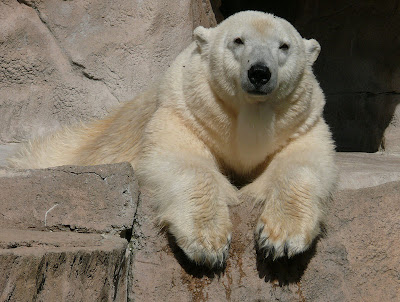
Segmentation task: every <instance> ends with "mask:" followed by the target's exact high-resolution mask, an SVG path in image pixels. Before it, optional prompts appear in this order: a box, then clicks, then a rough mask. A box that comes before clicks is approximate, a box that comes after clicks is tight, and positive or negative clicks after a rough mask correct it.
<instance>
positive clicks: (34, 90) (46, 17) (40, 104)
mask: <svg viewBox="0 0 400 302" xmlns="http://www.w3.org/2000/svg"><path fill="white" fill-rule="evenodd" d="M214 24H215V18H214V14H213V12H212V9H211V5H210V3H209V1H208V0H192V1H177V0H174V1H167V0H165V1H124V0H118V1H111V0H107V1H103V0H96V1H91V0H84V1H62V2H59V1H56V0H49V1H36V0H21V1H16V0H5V1H2V2H1V3H0V53H1V56H0V69H1V72H0V112H1V114H0V129H1V131H0V143H2V144H5V143H11V142H20V141H24V140H27V139H28V138H31V137H34V136H37V135H40V134H44V133H46V132H48V131H51V130H54V129H56V128H58V127H59V126H60V125H65V124H70V123H75V122H77V121H79V120H84V121H87V120H89V119H90V118H93V117H95V118H98V117H102V116H104V115H105V114H106V113H107V112H109V111H110V110H112V108H114V107H115V106H116V105H118V104H119V103H120V102H123V101H127V100H130V99H131V98H133V97H134V96H135V95H136V94H137V93H139V92H141V91H143V90H144V89H146V88H147V87H150V86H151V83H152V82H153V81H156V80H157V79H158V77H159V76H160V75H161V74H163V72H164V71H165V70H166V69H167V67H168V65H169V63H170V62H171V61H172V60H173V59H174V58H175V57H176V56H177V55H178V54H179V53H180V51H181V50H182V49H184V48H185V47H186V46H187V45H188V44H189V43H190V42H191V41H192V31H193V29H194V28H195V27H196V26H198V25H203V26H206V27H209V26H211V25H214Z"/></svg>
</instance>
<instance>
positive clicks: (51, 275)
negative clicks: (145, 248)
mask: <svg viewBox="0 0 400 302" xmlns="http://www.w3.org/2000/svg"><path fill="white" fill-rule="evenodd" d="M138 198H139V190H138V184H137V180H136V178H135V175H134V173H133V169H132V167H131V165H130V164H128V163H121V164H112V165H101V166H91V167H69V166H64V167H57V168H51V169H43V170H19V171H15V170H4V169H3V170H0V213H1V214H0V301H18V302H19V301H58V300H59V301H126V300H127V295H128V291H127V288H128V287H127V286H128V273H129V266H130V261H131V252H130V251H131V249H130V247H129V246H128V244H129V243H128V240H130V238H131V235H132V228H133V221H134V220H135V214H136V211H137V204H138ZM121 237H122V238H121ZM127 239H128V240H127Z"/></svg>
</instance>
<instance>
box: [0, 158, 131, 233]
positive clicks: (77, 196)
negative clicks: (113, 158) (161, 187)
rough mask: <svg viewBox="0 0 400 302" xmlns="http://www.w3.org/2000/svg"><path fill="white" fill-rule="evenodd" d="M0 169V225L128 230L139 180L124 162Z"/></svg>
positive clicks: (103, 230)
mask: <svg viewBox="0 0 400 302" xmlns="http://www.w3.org/2000/svg"><path fill="white" fill-rule="evenodd" d="M3 174H5V176H3V177H0V200H1V202H0V213H1V215H0V228H8V227H10V226H12V227H13V228H18V229H30V230H52V231H60V230H61V231H62V230H67V231H70V230H72V231H78V232H85V233H88V232H90V233H108V234H117V235H122V236H124V235H125V234H126V233H127V232H128V233H129V232H130V230H131V229H132V223H133V217H134V214H135V212H136V203H137V199H138V184H137V180H136V178H135V176H134V174H133V169H132V167H131V165H130V164H128V163H122V164H113V165H102V166H90V167H69V166H63V167H57V168H50V169H44V170H21V171H14V172H11V171H9V172H6V171H4V170H3ZM0 176H1V172H0Z"/></svg>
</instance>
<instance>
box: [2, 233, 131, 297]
mask: <svg viewBox="0 0 400 302" xmlns="http://www.w3.org/2000/svg"><path fill="white" fill-rule="evenodd" d="M127 245H128V242H127V241H126V240H125V239H122V238H118V237H116V236H110V235H99V234H78V233H72V232H53V233H52V232H39V231H28V230H15V229H4V228H1V229H0V300H1V301H10V302H11V301H15V302H22V301H85V302H86V301H126V297H127V272H128V270H127V265H128V263H129V260H128V259H127V254H126V249H127Z"/></svg>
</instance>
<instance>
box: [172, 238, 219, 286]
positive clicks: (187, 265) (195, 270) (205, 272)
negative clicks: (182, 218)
mask: <svg viewBox="0 0 400 302" xmlns="http://www.w3.org/2000/svg"><path fill="white" fill-rule="evenodd" d="M166 236H167V239H168V244H169V247H170V248H171V251H172V252H173V254H174V257H175V258H176V260H177V261H178V262H179V264H180V265H181V267H182V268H183V269H184V270H185V272H186V273H187V274H189V275H191V276H193V277H194V278H203V277H204V276H206V277H208V278H210V279H211V278H214V277H219V276H221V275H222V274H223V273H224V271H225V268H226V263H224V266H222V267H216V268H210V267H208V266H206V265H197V264H196V263H194V262H192V261H191V260H190V259H189V258H188V257H187V256H186V254H185V253H184V252H183V251H182V249H181V248H180V247H179V246H178V244H177V243H176V240H175V238H174V236H172V235H171V234H169V233H167V235H166Z"/></svg>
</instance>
